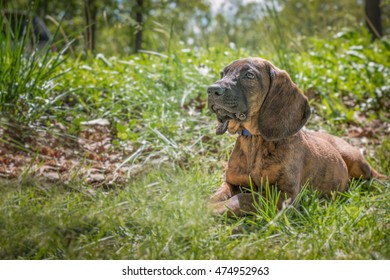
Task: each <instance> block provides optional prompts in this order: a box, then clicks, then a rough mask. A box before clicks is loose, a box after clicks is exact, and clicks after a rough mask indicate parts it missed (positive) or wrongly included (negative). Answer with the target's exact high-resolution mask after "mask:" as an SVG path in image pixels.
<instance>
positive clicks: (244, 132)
mask: <svg viewBox="0 0 390 280" xmlns="http://www.w3.org/2000/svg"><path fill="white" fill-rule="evenodd" d="M241 135H242V136H252V134H251V133H250V132H249V130H246V129H243V130H242V131H241Z"/></svg>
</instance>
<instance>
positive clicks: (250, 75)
mask: <svg viewBox="0 0 390 280" xmlns="http://www.w3.org/2000/svg"><path fill="white" fill-rule="evenodd" d="M245 78H247V79H251V80H252V79H254V78H255V74H253V73H252V72H247V73H246V74H245Z"/></svg>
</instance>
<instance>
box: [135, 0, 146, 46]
mask: <svg viewBox="0 0 390 280" xmlns="http://www.w3.org/2000/svg"><path fill="white" fill-rule="evenodd" d="M143 8H144V0H137V6H136V21H137V25H138V26H137V29H138V30H137V33H136V34H135V48H134V50H135V52H138V51H139V50H140V49H141V47H142V35H143Z"/></svg>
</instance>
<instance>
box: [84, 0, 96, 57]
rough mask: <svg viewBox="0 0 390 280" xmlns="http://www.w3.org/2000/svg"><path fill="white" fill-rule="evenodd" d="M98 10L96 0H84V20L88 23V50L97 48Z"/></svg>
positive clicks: (86, 47) (85, 37) (86, 29)
mask: <svg viewBox="0 0 390 280" xmlns="http://www.w3.org/2000/svg"><path fill="white" fill-rule="evenodd" d="M96 12H97V9H96V4H95V0H84V20H85V25H86V27H85V33H84V39H85V50H86V51H87V52H88V51H91V52H93V51H94V50H95V41H96V38H95V30H96Z"/></svg>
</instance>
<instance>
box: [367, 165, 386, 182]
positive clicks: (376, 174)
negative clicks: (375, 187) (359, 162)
mask: <svg viewBox="0 0 390 280" xmlns="http://www.w3.org/2000/svg"><path fill="white" fill-rule="evenodd" d="M370 169H371V176H370V177H371V178H373V179H377V180H379V181H387V180H389V177H388V176H386V175H383V174H381V173H379V172H378V171H376V170H375V169H374V168H372V167H371V166H370Z"/></svg>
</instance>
